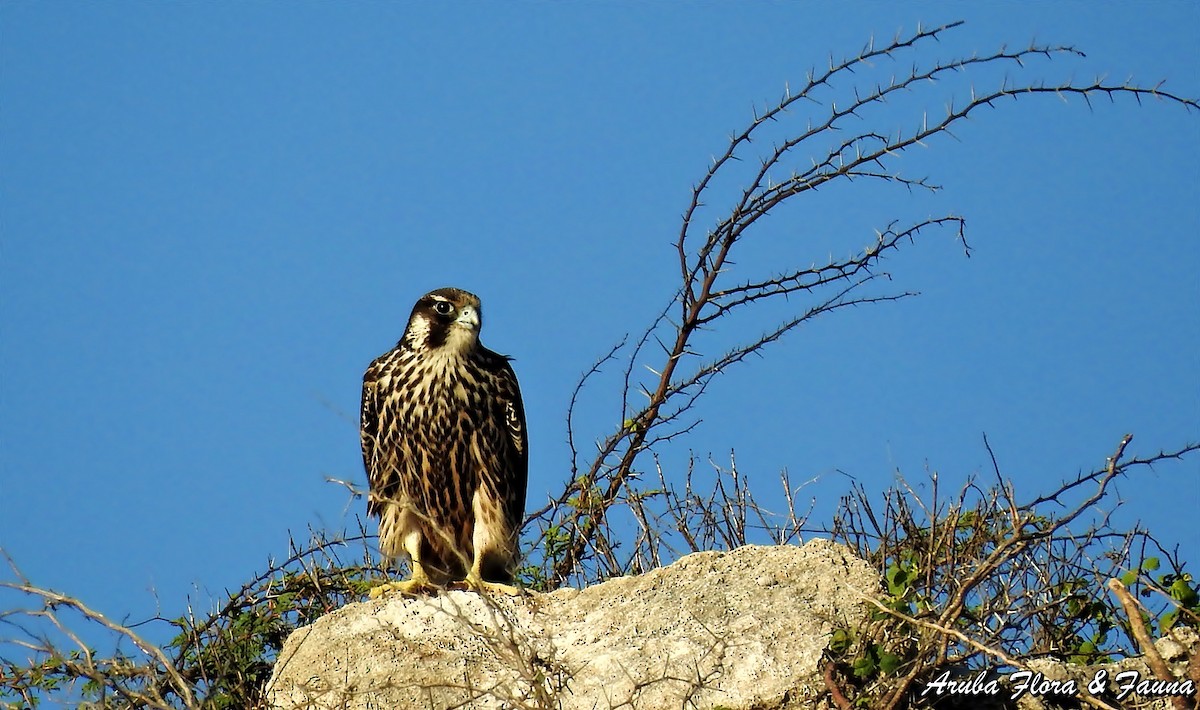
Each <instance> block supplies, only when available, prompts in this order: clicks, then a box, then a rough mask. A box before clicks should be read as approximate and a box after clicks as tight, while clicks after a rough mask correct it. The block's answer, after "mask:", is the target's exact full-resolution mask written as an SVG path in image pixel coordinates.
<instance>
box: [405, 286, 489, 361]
mask: <svg viewBox="0 0 1200 710" xmlns="http://www.w3.org/2000/svg"><path fill="white" fill-rule="evenodd" d="M482 327H483V309H482V308H481V307H480V304H479V297H478V296H476V295H475V294H473V293H468V292H466V291H463V290H462V289H458V288H439V289H438V290H436V291H430V292H429V293H427V294H425V295H424V296H422V297H421V299H420V300H419V301H417V304H416V305H415V306H413V309H412V315H410V316H409V317H408V328H407V329H406V330H405V331H404V339H405V341H407V342H408V344H409V345H410V346H411V347H415V348H425V349H429V350H433V349H437V348H449V349H450V350H452V351H454V352H459V353H463V352H467V351H469V350H471V349H472V348H474V347H475V346H476V344H477V343H478V342H479V329H480V328H482Z"/></svg>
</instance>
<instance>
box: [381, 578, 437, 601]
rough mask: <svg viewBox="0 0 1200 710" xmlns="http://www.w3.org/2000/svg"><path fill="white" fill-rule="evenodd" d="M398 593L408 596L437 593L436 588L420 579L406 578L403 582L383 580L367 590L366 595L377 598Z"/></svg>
mask: <svg viewBox="0 0 1200 710" xmlns="http://www.w3.org/2000/svg"><path fill="white" fill-rule="evenodd" d="M397 592H398V593H400V594H403V595H405V596H409V597H419V596H425V595H427V594H437V592H438V588H437V587H436V586H434V585H433V584H430V583H429V582H428V581H426V580H422V579H408V580H405V581H403V582H383V583H382V584H378V585H376V586H374V587H371V589H370V590H369V591H368V592H367V596H369V597H370V598H372V599H379V598H381V597H384V596H386V595H388V594H392V593H397Z"/></svg>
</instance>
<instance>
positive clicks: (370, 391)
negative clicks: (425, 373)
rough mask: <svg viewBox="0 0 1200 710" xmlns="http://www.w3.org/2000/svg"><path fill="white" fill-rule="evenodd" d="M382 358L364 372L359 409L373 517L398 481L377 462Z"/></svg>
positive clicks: (360, 431)
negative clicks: (379, 383) (360, 406)
mask: <svg viewBox="0 0 1200 710" xmlns="http://www.w3.org/2000/svg"><path fill="white" fill-rule="evenodd" d="M385 357H386V356H385ZM383 359H384V358H379V359H377V360H375V361H374V362H372V363H371V366H370V367H368V368H367V371H366V373H364V374H363V391H362V411H361V412H360V414H359V436H360V438H361V440H362V456H363V467H364V468H366V470H367V486H368V488H369V491H370V492H369V494H368V495H367V514H368V515H376V516H377V515H379V514H380V506H381V501H384V500H389V499H391V498H393V497H394V496H395V495H396V490H395V489H396V487H397V485H398V484H399V481H397V480H396V477H395V476H394V475H391V476H389V475H388V474H389V472H392V471H394V469H389V468H388V467H384V466H381V465H379V456H380V453H381V452H380V451H379V388H378V383H377V381H376V380H377V378H378V377H379V374H380V372H381V370H382V368H383ZM389 479H391V480H389Z"/></svg>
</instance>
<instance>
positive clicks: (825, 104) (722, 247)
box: [526, 23, 1200, 587]
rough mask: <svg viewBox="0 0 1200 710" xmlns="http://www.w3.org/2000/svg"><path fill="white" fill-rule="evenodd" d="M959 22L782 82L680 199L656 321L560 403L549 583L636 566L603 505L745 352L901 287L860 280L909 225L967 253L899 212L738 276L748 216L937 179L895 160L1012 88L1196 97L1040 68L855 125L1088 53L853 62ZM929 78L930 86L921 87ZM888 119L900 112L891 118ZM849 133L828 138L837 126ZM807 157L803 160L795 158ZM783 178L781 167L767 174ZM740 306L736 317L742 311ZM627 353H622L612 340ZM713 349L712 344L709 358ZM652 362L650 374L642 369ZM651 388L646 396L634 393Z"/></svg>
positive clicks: (926, 223)
mask: <svg viewBox="0 0 1200 710" xmlns="http://www.w3.org/2000/svg"><path fill="white" fill-rule="evenodd" d="M960 24H961V23H952V24H948V25H944V26H941V27H936V28H921V27H918V28H917V30H916V31H915V32H913V33H911V34H908V35H906V36H899V35H898V36H896V37H895V38H894V39H893V40H892V41H891V42H889V43H887V44H884V45H881V46H876V44H875V43H874V41H872V42H870V43H868V45H867V46H866V47H864V48H863V50H862V51H861V52H859V53H858V54H857V55H856V56H854V57H851V58H848V59H845V60H842V61H830V63H829V65H828V67H827V68H825V69H824V70H821V71H815V70H814V71H811V72H809V74H808V76H807V77H806V80H805V83H804V85H803V86H801V87H800V88H799V89H798V90H792V89H791V88H789V89H787V90H786V91H785V93H784V95H783V97H782V98H781V99H780V100H779V101H778V102H776V103H775V104H774V105H773V106H770V107H769V108H767V109H766V110H764V111H761V112H757V111H756V113H755V115H754V117H753V120H751V121H750V123H749V125H748V126H747V127H746V128H745V129H743V130H742V131H741V132H740V133H736V134H735V135H733V136H732V137H731V138H730V141H729V144H728V146H727V147H726V149H725V151H724V152H723V153H722V154H721V155H720V156H718V157H716V158H715V159H714V160H713V161H712V164H711V165H710V166H709V168H708V170H707V171H706V172H705V174H704V175H703V177H702V178H701V179H700V181H699V182H698V183H697V184H696V186H695V187H694V189H693V190H692V195H691V200H690V201H689V203H688V205H687V207H686V209H685V210H684V212H683V215H682V220H681V225H680V230H679V234H678V236H677V238H676V240H675V243H674V247H675V251H676V253H677V256H678V267H679V276H680V282H679V284H678V286H677V287H675V289H674V295H673V296H672V298H671V300H670V301H669V302H667V303H666V304H665V305H664V306H663V307H662V308H661V309H660V310H659V311H658V314H657V316H656V317H655V318H654V319H653V320H652V322H651V323H650V324H649V326H648V327H647V328H646V329H645V330H644V331H643V332H642V334H641V335H640V336H639V337H638V338H637V339H636V340H635V341H634V342H633V344H632V346H630V347H627V345H628V343H627V341H622V342H621V343H620V344H619V345H618V346H616V347H615V348H613V350H612V351H610V352H609V353H608V354H606V355H605V356H604V357H603V358H601V359H600V360H599V361H598V362H597V363H596V364H595V365H594V366H593V367H592V368H591V369H590V370H588V372H587V373H585V374H584V375H583V377H582V378H581V380H580V382H579V385H578V387H577V388H576V391H575V393H574V395H573V396H572V400H571V407H570V409H569V410H568V439H569V443H570V447H571V454H572V460H571V471H572V478H571V480H570V481H569V482H567V483H566V485H565V486H564V488H563V490H562V492H561V493H560V494H558V495H556V496H553V497H552V498H551V499H550V501H549V502H548V503H547V505H546V506H545V507H543V508H542V509H540V510H538V511H535V512H534V513H533V514H532V515H530V516H529V518H528V519H527V522H526V525H527V526H528V525H531V524H534V523H535V522H536V524H537V525H538V526H539V527H540V533H541V534H540V536H539V537H541V538H542V539H546V538H547V536H552V537H554V539H555V540H556V543H555V545H554V546H553V547H552V549H550V550H549V552H548V554H546V559H545V560H544V562H543V567H544V569H545V572H544V576H545V578H546V579H545V582H546V585H547V586H549V587H555V586H558V585H561V584H564V583H567V582H568V581H569V580H572V579H575V580H577V581H582V580H585V579H601V578H604V577H607V576H611V575H617V574H622V573H624V572H627V571H628V570H629V569H630V568H631V563H632V560H633V558H634V557H636V556H637V555H638V554H639V553H638V551H636V550H635V551H634V552H632V553H626V554H625V555H624V556H619V555H617V554H616V553H615V550H616V549H617V548H618V547H619V546H620V541H619V540H615V539H608V528H607V526H606V521H607V518H608V516H609V514H610V512H612V511H614V509H616V508H617V507H620V506H622V505H624V504H625V502H627V501H631V500H636V501H644V500H645V499H646V492H645V491H644V490H643V491H639V490H638V488H637V484H636V481H637V479H638V477H639V467H638V463H639V461H640V460H641V457H642V456H643V455H644V454H645V453H646V452H648V451H653V450H654V448H655V447H656V446H658V445H660V444H663V443H665V442H669V441H671V440H673V439H675V438H677V437H678V436H680V435H681V434H683V433H685V432H687V431H689V430H690V429H691V428H692V427H694V426H695V425H696V424H697V423H698V421H699V420H698V419H697V418H696V417H695V414H694V407H695V405H696V404H697V402H698V400H699V398H700V397H701V396H702V395H703V394H704V393H705V391H706V389H707V387H708V385H709V384H710V383H711V382H712V380H713V379H714V378H715V377H717V376H718V375H721V374H723V373H725V372H726V371H727V370H728V369H729V368H730V367H731V366H733V365H735V364H737V363H740V362H742V361H743V360H745V359H746V358H747V357H748V356H750V355H758V354H761V353H762V352H763V350H764V349H765V348H766V347H767V346H768V345H770V344H772V343H774V342H776V341H778V340H780V339H781V338H782V337H784V336H785V335H787V334H788V333H790V332H791V331H793V330H795V329H796V328H798V327H799V326H801V325H802V324H804V323H807V322H808V321H810V320H812V319H814V318H816V317H817V316H820V315H824V314H826V313H830V312H833V311H836V310H841V309H844V308H846V307H850V306H859V305H868V304H874V303H883V302H888V301H895V300H899V299H903V298H906V297H909V296H912V295H915V294H913V293H911V292H899V293H888V292H886V291H884V292H879V291H871V290H869V287H871V286H872V285H874V284H876V283H877V282H880V281H881V280H882V281H886V279H887V274H885V273H880V272H877V271H876V268H877V267H878V266H879V264H880V262H881V261H882V259H883V258H884V257H885V256H887V255H888V253H889V252H893V251H898V250H899V249H900V248H902V247H903V246H904V245H905V244H907V243H912V242H915V240H916V238H917V237H918V236H921V235H922V234H923V233H924V232H926V231H929V230H933V229H942V228H952V229H953V230H954V233H955V235H956V237H957V238H958V240H959V241H960V242H961V243H962V244H963V248H964V249H965V250H966V251H967V254H968V255H969V253H970V251H969V247H968V245H967V242H966V235H965V224H966V223H965V220H964V218H963V217H960V216H956V215H943V216H940V217H935V218H928V219H924V220H919V221H915V222H913V223H912V224H910V225H907V226H899V223H898V222H895V221H894V222H892V223H891V224H889V225H888V226H887V227H886V228H885V229H884V230H882V231H880V232H878V233H877V234H876V235H875V238H874V240H873V241H872V242H871V243H870V244H869V245H868V246H866V247H864V248H862V249H861V250H859V251H857V252H856V253H853V254H851V255H849V256H847V257H844V258H841V259H835V258H831V259H830V260H829V262H828V263H826V264H824V265H815V264H814V265H811V266H808V267H786V268H784V269H783V270H782V271H781V272H780V273H776V274H772V275H769V276H757V277H755V276H753V275H751V276H748V277H747V276H742V277H735V275H734V274H735V273H736V272H737V268H736V265H735V263H734V260H733V257H734V255H735V253H736V252H737V251H738V244H740V243H742V242H743V241H745V240H747V239H752V238H754V236H755V229H754V228H755V227H756V225H758V224H759V223H760V222H761V221H763V219H764V218H765V217H767V216H768V215H769V214H772V213H774V212H775V211H776V210H778V209H779V208H780V206H781V205H783V204H785V203H788V202H791V201H793V200H795V199H796V198H798V197H800V196H802V195H806V194H807V193H809V192H812V191H814V190H817V189H818V188H820V187H822V186H825V185H828V184H831V183H834V182H839V181H844V182H848V181H852V180H855V179H867V180H872V181H879V182H883V183H885V184H890V185H894V186H897V187H902V188H904V189H909V190H911V189H914V188H917V189H924V190H930V191H934V190H937V189H939V186H937V185H935V184H933V183H931V182H930V181H928V180H927V179H926V178H910V177H906V176H904V175H903V174H902V172H901V171H900V170H899V166H898V164H899V163H900V161H901V160H902V158H903V157H904V156H905V154H906V153H907V152H908V151H909V150H910V149H912V148H913V147H914V146H927V145H929V143H930V141H931V139H934V138H936V137H938V136H939V135H941V134H946V135H947V136H952V135H953V134H952V133H951V128H952V127H953V126H955V125H956V124H958V123H959V122H961V121H964V120H965V119H966V118H967V117H968V116H970V115H971V114H973V113H975V112H977V111H978V110H979V109H982V108H985V107H987V108H994V107H996V106H997V105H998V102H999V101H1000V99H1005V98H1008V99H1014V100H1019V99H1023V98H1026V97H1032V96H1039V95H1047V96H1055V97H1058V98H1060V99H1065V98H1067V97H1069V96H1078V97H1080V98H1082V99H1083V100H1084V101H1085V102H1087V104H1088V105H1089V106H1090V105H1091V100H1092V98H1093V97H1096V96H1105V97H1108V98H1109V99H1110V100H1115V99H1116V98H1117V97H1120V96H1127V97H1130V98H1133V99H1134V100H1136V101H1138V102H1139V103H1141V101H1142V99H1143V98H1155V99H1158V100H1160V101H1164V102H1166V103H1169V104H1174V105H1178V106H1182V107H1184V108H1185V109H1187V110H1191V109H1194V108H1200V104H1197V102H1196V101H1195V100H1193V99H1189V98H1185V97H1182V96H1179V95H1176V94H1174V93H1171V92H1169V91H1165V90H1164V89H1163V88H1162V85H1161V84H1159V85H1153V86H1140V85H1136V84H1133V83H1129V82H1126V83H1119V84H1117V83H1106V82H1105V81H1104V80H1097V81H1093V82H1076V81H1074V80H1070V81H1067V82H1064V83H1059V84H1047V83H1045V82H1044V81H1027V82H1025V83H1019V82H1016V81H1014V80H1012V79H1009V78H1007V77H1005V78H1004V79H1002V80H1000V82H999V86H997V87H996V88H994V89H992V90H990V91H976V90H975V89H973V88H972V89H971V90H970V92H969V95H968V96H966V97H954V96H953V95H951V97H950V100H949V103H948V107H947V108H946V110H945V113H944V115H942V116H941V118H939V119H932V118H931V117H930V116H929V115H928V113H925V114H924V115H922V116H921V118H920V122H919V124H918V125H917V127H916V128H913V129H910V130H908V131H903V130H901V131H893V130H891V128H889V129H888V130H885V131H879V130H874V129H872V128H870V127H868V128H865V129H863V128H862V126H863V125H864V123H865V122H866V121H867V120H868V113H869V111H868V109H878V108H880V107H881V106H882V105H884V104H885V103H886V102H887V101H888V99H889V98H891V97H892V96H894V95H897V94H899V93H906V94H920V93H921V92H929V91H936V90H937V87H938V85H939V82H943V81H944V80H946V79H947V78H949V77H950V76H953V75H958V74H969V73H971V72H975V71H979V70H981V69H983V68H986V67H995V66H1001V67H1003V66H1012V67H1015V68H1016V69H1017V71H1021V70H1023V69H1024V68H1025V67H1026V63H1027V62H1028V61H1029V60H1032V59H1034V58H1043V59H1048V60H1054V59H1055V58H1059V57H1064V56H1066V57H1082V56H1083V54H1082V52H1079V51H1078V50H1076V49H1074V48H1072V47H1068V46H1050V45H1038V44H1033V45H1030V46H1029V47H1027V48H1025V49H1020V50H1008V49H1007V48H1001V49H1000V50H998V51H995V52H993V53H991V54H984V55H979V54H972V55H970V56H967V57H960V58H954V59H950V60H945V61H939V62H936V63H934V64H933V65H932V66H930V67H928V68H919V67H918V66H916V65H915V64H914V65H913V66H912V68H911V69H909V70H908V71H907V73H906V74H904V75H901V76H899V77H895V76H894V77H893V78H892V79H891V80H889V81H886V82H877V83H870V84H869V85H866V86H864V85H863V84H862V81H861V80H860V79H859V76H858V73H857V71H858V70H859V69H861V68H868V69H869V68H872V67H874V65H875V63H877V62H884V61H892V62H897V61H900V60H901V58H902V57H903V55H904V54H905V53H907V52H909V51H915V50H917V49H919V48H921V47H924V46H925V45H927V44H929V43H934V42H937V41H938V40H939V38H940V37H941V36H942V35H943V34H945V33H947V32H950V31H952V30H953V29H954V28H956V27H958V26H959V25H960ZM930 87H933V88H930ZM836 91H842V92H843V93H844V94H846V95H847V96H848V98H847V99H846V100H843V101H841V102H840V103H839V102H838V101H837V100H834V99H832V98H828V97H827V94H829V93H831V92H836ZM801 110H806V113H807V115H808V117H809V118H808V121H807V123H806V124H805V126H804V128H803V129H802V130H797V131H795V132H794V133H791V134H790V135H789V136H788V137H786V138H785V139H783V140H780V141H779V142H777V143H776V144H775V145H774V146H772V147H770V148H768V149H766V150H763V151H758V152H756V151H755V147H756V145H757V144H756V142H755V141H756V140H757V139H759V138H760V137H763V135H764V130H765V127H766V126H768V125H770V124H782V123H783V122H784V121H787V120H790V116H791V114H792V113H793V112H799V111H801ZM892 120H894V119H892ZM843 134H845V135H847V136H848V137H846V138H836V137H838V136H841V135H843ZM805 157H808V158H809V161H808V165H807V167H803V168H802V167H799V165H798V164H799V163H800V162H801V160H803V159H804V158H805ZM747 159H757V160H758V166H757V167H756V168H754V169H753V170H752V171H750V172H751V174H750V176H749V177H748V178H746V179H745V182H744V183H743V187H742V188H741V189H740V194H739V196H738V197H737V198H736V199H735V200H734V202H733V204H732V206H731V207H730V208H729V211H728V212H726V213H724V216H723V217H722V218H721V219H718V220H717V221H716V222H715V223H714V224H713V225H712V226H711V227H709V228H708V229H707V231H706V232H704V233H703V234H700V233H699V232H700V230H701V229H703V228H702V227H700V226H699V222H700V219H701V217H702V215H703V214H706V213H707V212H706V207H707V204H708V203H709V202H710V201H716V199H717V198H719V197H720V194H721V193H720V191H719V188H718V187H717V183H718V182H720V179H721V178H726V177H727V176H729V175H731V171H733V169H734V167H733V166H735V165H737V164H739V163H743V162H746V161H747ZM777 174H778V175H782V177H776V175H777ZM792 299H797V303H798V304H800V305H799V306H798V307H797V308H796V309H795V311H794V312H795V313H796V315H795V316H793V317H791V318H788V319H785V320H783V321H782V322H780V323H777V324H776V325H775V326H774V327H771V328H768V329H767V330H766V331H765V332H764V333H763V334H761V335H759V336H757V337H755V336H749V337H747V336H744V335H743V336H742V338H743V341H742V343H741V344H740V345H736V346H734V347H732V348H729V349H727V350H725V352H724V354H722V355H718V356H716V357H712V356H711V355H709V356H706V355H705V354H704V353H705V350H706V349H707V348H706V347H705V342H706V338H707V337H710V336H709V334H710V333H712V332H714V331H716V330H718V329H720V330H721V331H722V332H723V333H729V332H733V331H732V330H731V329H733V328H734V327H735V326H736V324H737V323H739V322H745V319H746V318H747V317H750V316H753V315H754V314H756V313H758V312H760V311H761V310H763V309H761V308H758V309H752V308H747V307H749V306H761V305H762V304H764V303H766V302H779V301H788V302H791V300H792ZM738 319H742V320H741V321H739V320H738ZM650 344H655V345H657V346H658V348H659V350H660V351H661V355H660V356H659V359H658V362H657V363H656V364H654V365H653V366H652V365H650V364H647V363H645V362H644V361H645V359H646V357H647V356H648V355H649V353H650V352H652V351H651V350H648V349H647V347H646V346H647V345H650ZM619 353H623V355H619ZM619 357H623V358H624V368H623V369H624V381H623V397H622V402H621V409H620V414H619V417H618V419H617V422H616V423H615V425H614V427H613V429H612V430H611V433H609V434H608V435H607V436H605V437H604V438H602V439H600V440H599V441H597V443H596V452H595V454H594V455H593V456H592V457H591V459H590V461H588V462H587V463H581V461H580V459H581V456H580V451H579V447H577V444H576V427H575V423H574V422H575V415H576V413H577V406H576V405H577V404H578V401H579V399H578V397H579V394H580V392H581V391H582V389H583V387H584V385H586V384H587V383H588V381H589V380H591V379H592V378H593V377H595V376H597V375H598V374H599V373H600V372H601V368H602V367H603V366H604V365H607V364H609V363H610V362H613V361H615V360H617V359H618V358H619ZM706 357H707V359H706ZM642 368H644V369H645V370H647V371H648V372H649V373H650V375H651V377H649V378H647V377H646V376H644V375H642V374H641V370H642ZM642 397H644V398H645V400H644V403H643V402H642V401H640V400H641V398H642Z"/></svg>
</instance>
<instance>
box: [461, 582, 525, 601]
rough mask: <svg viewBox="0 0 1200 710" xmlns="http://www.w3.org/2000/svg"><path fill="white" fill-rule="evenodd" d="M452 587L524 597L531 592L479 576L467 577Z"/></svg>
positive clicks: (481, 592)
mask: <svg viewBox="0 0 1200 710" xmlns="http://www.w3.org/2000/svg"><path fill="white" fill-rule="evenodd" d="M450 588H451V589H466V590H470V591H473V592H478V593H480V594H487V593H489V592H491V593H493V594H505V595H507V596H510V597H523V596H525V595H526V594H528V593H529V592H527V591H525V590H524V589H521V588H520V587H516V586H513V585H511V584H503V583H501V582H485V581H483V580H482V579H479V578H477V577H467V578H466V579H461V580H459V581H457V582H454V583H452V584H451V585H450Z"/></svg>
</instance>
